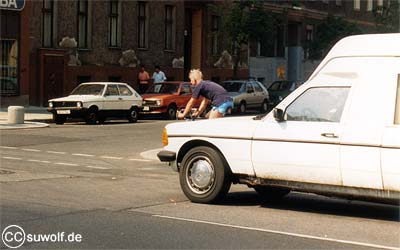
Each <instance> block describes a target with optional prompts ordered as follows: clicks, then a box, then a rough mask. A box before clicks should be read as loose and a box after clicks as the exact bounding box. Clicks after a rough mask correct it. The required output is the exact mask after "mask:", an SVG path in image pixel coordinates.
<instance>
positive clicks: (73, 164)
mask: <svg viewBox="0 0 400 250" xmlns="http://www.w3.org/2000/svg"><path fill="white" fill-rule="evenodd" d="M54 164H57V165H63V166H74V167H77V166H79V164H75V163H66V162H56V163H54Z"/></svg>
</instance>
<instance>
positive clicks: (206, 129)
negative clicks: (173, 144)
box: [166, 116, 260, 138]
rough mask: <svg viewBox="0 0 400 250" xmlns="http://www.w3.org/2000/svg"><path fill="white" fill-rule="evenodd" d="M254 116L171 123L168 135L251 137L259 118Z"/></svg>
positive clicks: (168, 127)
mask: <svg viewBox="0 0 400 250" xmlns="http://www.w3.org/2000/svg"><path fill="white" fill-rule="evenodd" d="M253 118H254V116H241V117H229V118H220V119H212V120H196V121H185V122H176V123H171V124H168V125H167V126H166V129H167V133H168V136H185V137H229V138H243V137H244V138H251V137H252V136H253V133H254V130H255V128H256V126H257V124H259V123H260V121H259V120H254V119H253Z"/></svg>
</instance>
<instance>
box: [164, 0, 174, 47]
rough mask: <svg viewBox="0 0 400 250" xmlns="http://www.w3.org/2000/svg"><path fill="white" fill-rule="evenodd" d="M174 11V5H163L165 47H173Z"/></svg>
mask: <svg viewBox="0 0 400 250" xmlns="http://www.w3.org/2000/svg"><path fill="white" fill-rule="evenodd" d="M174 45H175V13H174V6H171V5H166V6H165V49H166V50H173V49H175V46H174Z"/></svg>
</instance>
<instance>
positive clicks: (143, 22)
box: [138, 2, 148, 48]
mask: <svg viewBox="0 0 400 250" xmlns="http://www.w3.org/2000/svg"><path fill="white" fill-rule="evenodd" d="M147 36H148V20H147V4H146V3H145V2H139V3H138V45H139V48H147V41H148V40H147Z"/></svg>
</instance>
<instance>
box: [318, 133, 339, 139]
mask: <svg viewBox="0 0 400 250" xmlns="http://www.w3.org/2000/svg"><path fill="white" fill-rule="evenodd" d="M321 135H322V136H323V137H327V138H339V136H337V135H335V134H334V133H322V134H321Z"/></svg>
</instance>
